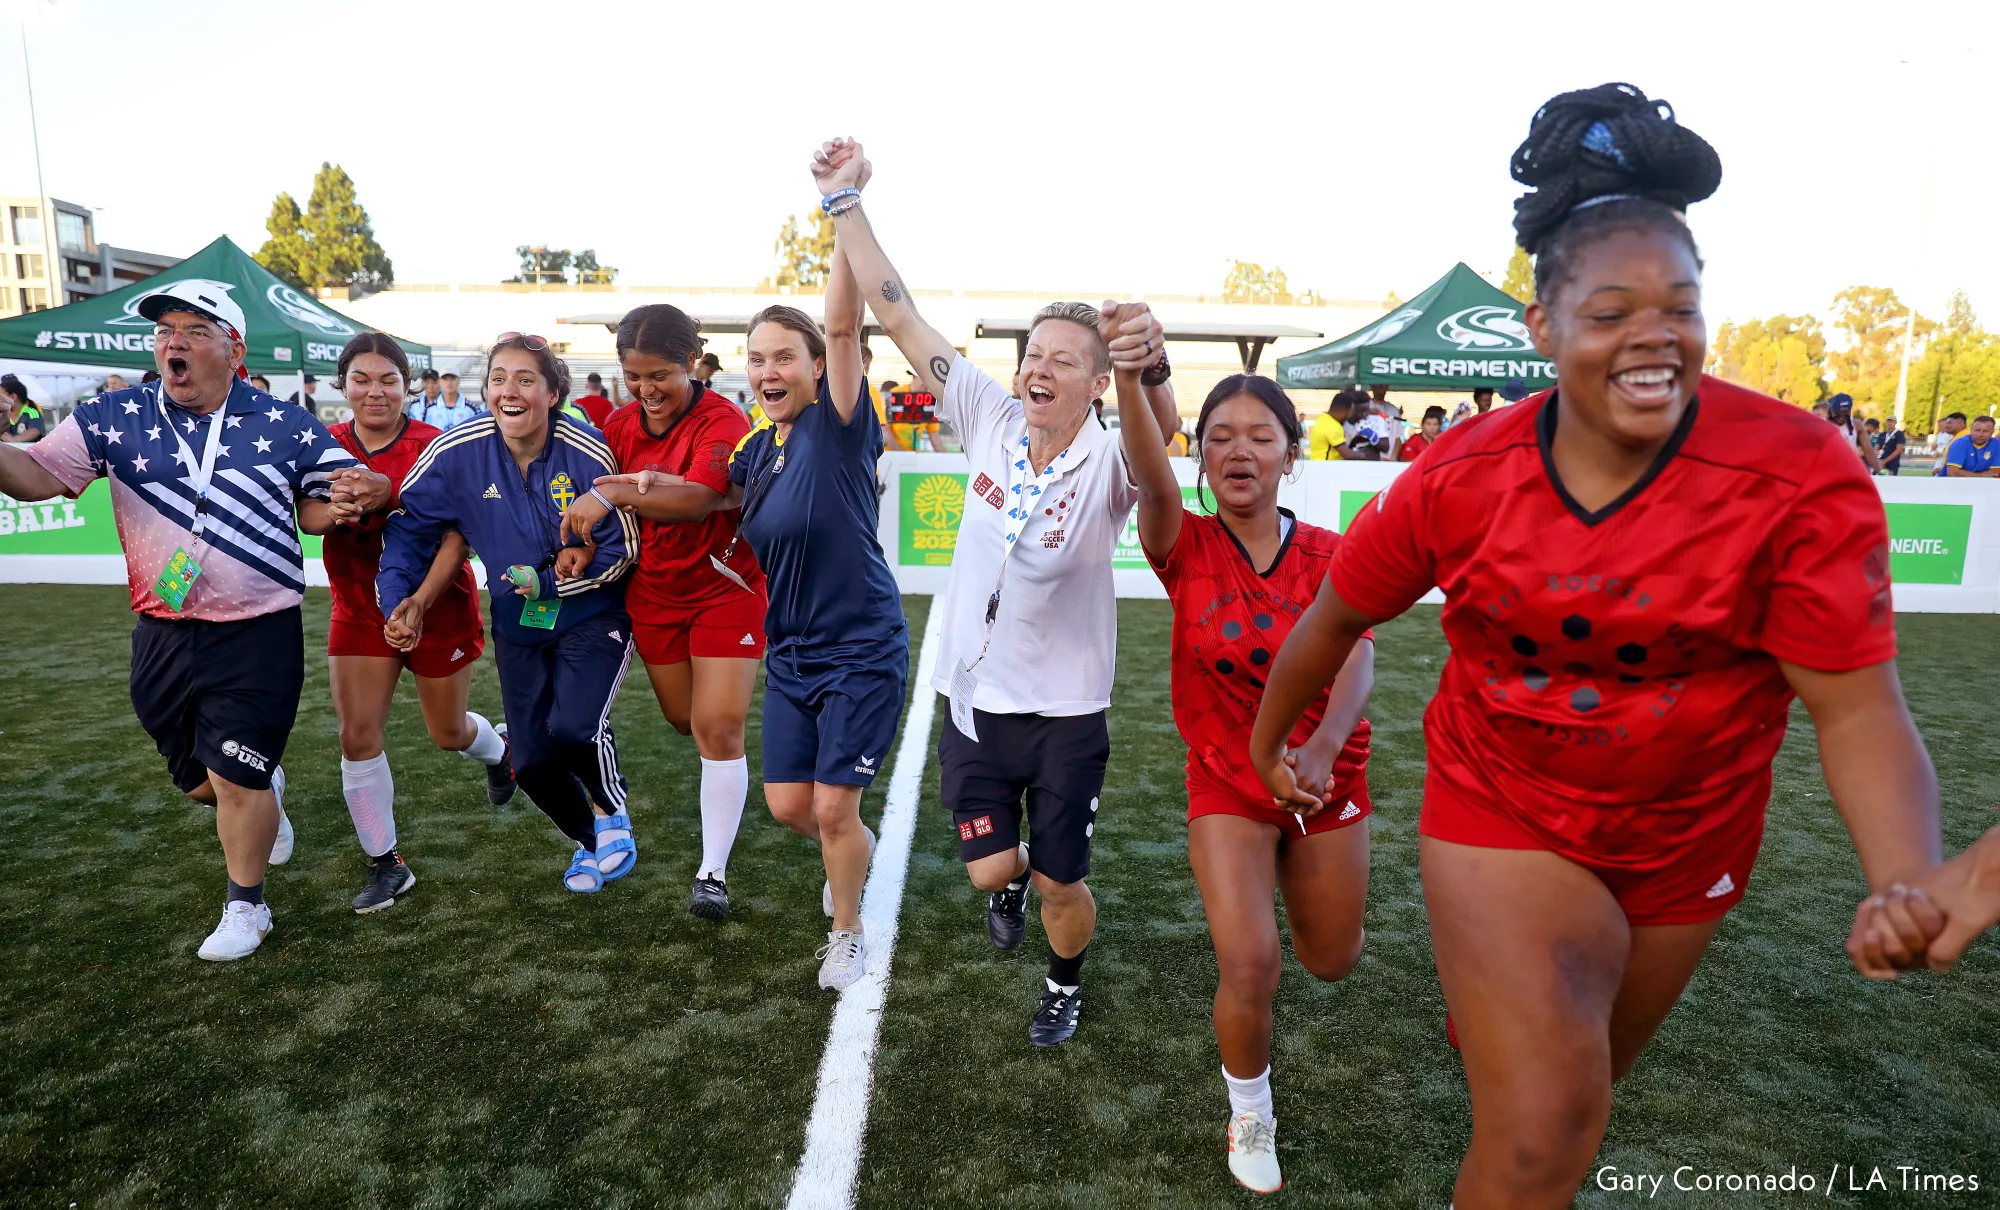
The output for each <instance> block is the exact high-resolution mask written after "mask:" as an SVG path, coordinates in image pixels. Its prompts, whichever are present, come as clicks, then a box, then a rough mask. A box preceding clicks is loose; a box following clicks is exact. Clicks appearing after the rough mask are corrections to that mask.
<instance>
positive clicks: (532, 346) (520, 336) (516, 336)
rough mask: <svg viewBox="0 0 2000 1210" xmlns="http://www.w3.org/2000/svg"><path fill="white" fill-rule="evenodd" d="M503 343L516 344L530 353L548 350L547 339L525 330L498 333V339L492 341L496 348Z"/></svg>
mask: <svg viewBox="0 0 2000 1210" xmlns="http://www.w3.org/2000/svg"><path fill="white" fill-rule="evenodd" d="M504 344H518V345H520V346H521V347H522V348H524V349H526V350H528V352H530V353H546V352H548V351H549V342H548V341H546V340H543V339H542V338H541V337H539V336H535V335H532V334H530V333H527V332H502V333H500V339H498V340H496V341H494V342H493V347H494V348H496V349H497V348H499V347H500V346H501V345H504Z"/></svg>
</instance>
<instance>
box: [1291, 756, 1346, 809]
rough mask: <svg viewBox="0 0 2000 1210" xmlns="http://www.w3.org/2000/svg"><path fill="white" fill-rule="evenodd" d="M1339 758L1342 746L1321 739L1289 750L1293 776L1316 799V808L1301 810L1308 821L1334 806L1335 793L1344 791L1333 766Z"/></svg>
mask: <svg viewBox="0 0 2000 1210" xmlns="http://www.w3.org/2000/svg"><path fill="white" fill-rule="evenodd" d="M1339 758H1340V748H1339V746H1337V745H1332V744H1327V743H1322V742H1319V741H1318V737H1314V738H1313V739H1310V740H1307V741H1306V742H1305V743H1304V744H1303V745H1301V746H1299V747H1297V748H1292V749H1289V750H1287V751H1286V753H1285V764H1287V765H1289V766H1290V767H1291V770H1292V776H1293V777H1294V778H1295V779H1296V780H1297V783H1298V784H1299V785H1300V786H1302V787H1305V788H1306V789H1308V790H1311V791H1312V796H1313V797H1314V800H1315V805H1314V806H1312V807H1310V808H1308V809H1306V810H1302V811H1299V814H1300V815H1301V816H1303V817H1304V818H1306V819H1311V818H1312V817H1313V816H1315V815H1317V814H1319V813H1320V812H1321V811H1324V810H1326V808H1327V807H1328V806H1329V805H1330V804H1331V803H1332V801H1333V792H1334V791H1335V790H1337V789H1339V788H1340V787H1338V786H1336V785H1334V782H1333V763H1334V761H1336V760H1338V759H1339ZM1292 809H1296V808H1292Z"/></svg>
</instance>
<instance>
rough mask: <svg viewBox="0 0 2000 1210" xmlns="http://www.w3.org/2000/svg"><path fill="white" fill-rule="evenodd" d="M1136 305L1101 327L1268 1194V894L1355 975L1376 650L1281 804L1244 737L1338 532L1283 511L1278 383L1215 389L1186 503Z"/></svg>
mask: <svg viewBox="0 0 2000 1210" xmlns="http://www.w3.org/2000/svg"><path fill="white" fill-rule="evenodd" d="M1137 309H1138V305H1137V304H1127V305H1126V306H1124V307H1118V306H1114V305H1112V304H1110V303H1106V304H1105V307H1104V311H1103V320H1102V324H1101V328H1102V331H1103V334H1104V338H1105V340H1106V341H1107V342H1108V343H1110V344H1111V347H1112V355H1113V358H1114V360H1113V367H1114V370H1115V372H1116V376H1117V384H1118V411H1119V424H1120V434H1121V440H1122V441H1123V442H1124V443H1125V458H1126V462H1127V464H1128V465H1129V466H1130V467H1131V475H1132V481H1133V483H1134V484H1136V485H1137V486H1138V488H1139V511H1138V519H1139V542H1140V545H1141V546H1143V547H1144V548H1145V551H1146V558H1147V560H1148V561H1149V562H1151V563H1152V565H1153V570H1154V571H1155V572H1157V573H1158V574H1159V577H1160V582H1161V583H1162V584H1163V585H1165V586H1166V589H1167V596H1168V597H1169V598H1171V599H1172V601H1173V606H1174V635H1173V657H1172V662H1173V699H1174V722H1175V723H1176V724H1177V725H1178V726H1179V728H1180V732H1181V738H1183V739H1185V740H1186V741H1187V745H1188V760H1187V792H1188V858H1189V860H1190V862H1191V863H1192V864H1193V866H1194V876H1195V882H1196V884H1197V885H1199V886H1200V888H1201V901H1202V906H1203V908H1204V909H1205V910H1206V912H1207V915H1208V931H1209V935H1210V936H1211V937H1212V938H1213V939H1214V941H1215V959H1216V965H1217V967H1218V969H1219V973H1220V976H1221V978H1220V980H1219V982H1218V983H1217V985H1216V990H1215V1037H1216V1041H1217V1043H1218V1044H1219V1045H1220V1047H1221V1050H1222V1075H1223V1079H1224V1081H1225V1082H1226V1083H1227V1084H1228V1087H1229V1108H1230V1115H1231V1116H1230V1122H1229V1130H1228V1138H1229V1156H1228V1158H1229V1171H1230V1173H1231V1175H1233V1176H1234V1177H1235V1178H1236V1180H1237V1181H1238V1182H1239V1183H1241V1184H1242V1185H1243V1186H1244V1187H1245V1188H1247V1189H1250V1190H1252V1191H1254V1192H1257V1193H1271V1192H1275V1191H1276V1190H1277V1189H1279V1188H1280V1187H1281V1186H1282V1185H1283V1180H1282V1178H1281V1176H1280V1174H1279V1170H1278V1156H1277V1150H1276V1145H1275V1141H1274V1132H1275V1129H1276V1125H1277V1122H1276V1118H1275V1116H1274V1115H1273V1113H1272V1110H1271V999H1272V997H1273V996H1274V995H1276V994H1277V990H1278V971H1279V967H1280V965H1281V964H1282V961H1283V955H1282V953H1281V951H1280V947H1279V942H1278V919H1277V912H1276V910H1275V908H1274V903H1273V900H1274V897H1275V895H1276V893H1277V891H1278V890H1279V889H1280V888H1282V889H1283V891H1284V896H1285V914H1286V917H1287V918H1288V919H1289V920H1290V922H1291V926H1292V952H1293V953H1295V954H1297V955H1298V958H1299V962H1300V963H1301V964H1302V965H1303V966H1304V967H1305V968H1306V969H1307V970H1308V971H1311V972H1312V973H1313V975H1314V976H1316V977H1317V978H1320V979H1324V980H1327V981H1329V982H1330V981H1332V980H1335V979H1339V978H1341V977H1343V976H1345V975H1346V974H1347V972H1348V971H1350V970H1352V969H1353V968H1354V964H1355V962H1356V961H1357V960H1358V959H1359V958H1360V957H1361V912H1362V906H1363V902H1364V900H1365V899H1366V898H1367V893H1368V813H1369V810H1370V806H1369V801H1368V777H1367V762H1368V731H1369V729H1368V722H1367V720H1366V719H1364V718H1362V717H1361V710H1362V707H1363V706H1364V705H1366V703H1367V701H1368V694H1369V692H1370V690H1371V689H1372V688H1373V687H1374V683H1375V656H1374V642H1373V640H1372V639H1371V638H1369V637H1368V636H1367V635H1365V634H1364V635H1362V636H1361V637H1360V639H1359V640H1358V641H1357V642H1356V643H1355V644H1354V645H1353V647H1352V648H1351V650H1350V651H1349V652H1348V653H1347V654H1346V656H1345V657H1344V665H1343V667H1342V668H1341V672H1340V676H1339V678H1338V679H1337V680H1336V681H1335V683H1334V687H1333V690H1332V692H1331V693H1328V692H1327V690H1326V689H1325V688H1324V687H1322V688H1320V689H1319V691H1318V692H1317V693H1316V694H1315V695H1314V697H1313V700H1312V701H1311V702H1310V703H1309V705H1308V706H1307V708H1306V709H1305V710H1304V711H1303V712H1302V713H1303V715H1304V717H1303V718H1301V719H1299V720H1298V721H1297V723H1296V725H1295V726H1293V727H1292V728H1290V729H1289V736H1288V743H1289V744H1290V745H1291V746H1292V750H1291V752H1290V753H1289V755H1288V757H1287V759H1289V760H1291V761H1292V762H1293V769H1294V771H1295V775H1296V777H1297V778H1298V781H1299V783H1300V784H1302V785H1304V786H1306V787H1308V788H1309V790H1308V791H1307V792H1302V793H1301V794H1300V796H1299V798H1300V801H1299V802H1298V803H1297V804H1291V803H1287V804H1284V805H1283V806H1273V805H1272V804H1271V800H1270V795H1269V794H1268V793H1266V792H1265V790H1264V787H1263V786H1262V784H1260V783H1259V781H1258V779H1257V773H1256V770H1255V769H1253V768H1252V767H1251V764H1250V753H1249V750H1248V748H1247V747H1246V745H1245V736H1246V734H1247V733H1248V731H1249V728H1250V723H1251V721H1252V720H1253V719H1254V718H1255V717H1256V713H1257V703H1258V700H1259V699H1260V697H1261V696H1262V693H1263V684H1264V679H1263V678H1264V676H1265V673H1266V669H1267V665H1268V664H1269V663H1270V660H1271V656H1272V654H1273V653H1275V652H1276V651H1277V649H1278V646H1279V644H1280V643H1282V642H1283V641H1284V639H1285V636H1286V634H1287V633H1288V632H1290V630H1291V628H1292V626H1293V623H1294V622H1295V621H1296V620H1297V619H1298V617H1299V615H1300V614H1301V613H1302V612H1303V611H1304V610H1305V609H1306V607H1307V606H1309V605H1311V604H1312V601H1313V599H1314V596H1315V594H1316V593H1318V591H1319V588H1320V583H1321V581H1322V580H1323V579H1324V578H1325V575H1326V568H1327V564H1328V562H1329V561H1330V560H1331V559H1332V557H1333V552H1334V549H1335V547H1336V545H1337V544H1338V543H1339V541H1340V538H1339V535H1337V534H1334V533H1332V532H1331V531H1329V530H1324V529H1320V528H1319V527H1317V526H1313V525H1307V524H1305V523H1303V522H1301V521H1299V520H1298V519H1297V518H1296V517H1294V516H1293V515H1292V513H1291V512H1290V510H1288V509H1282V508H1279V507H1278V485H1279V482H1280V480H1282V479H1283V478H1284V476H1285V475H1286V473H1287V472H1289V471H1290V470H1291V469H1292V466H1293V464H1294V463H1295V462H1296V461H1297V459H1298V458H1299V457H1300V456H1301V451H1300V441H1301V439H1302V437H1303V430H1302V428H1301V427H1300V424H1299V415H1298V411H1297V409H1296V408H1294V407H1293V406H1292V401H1291V400H1290V399H1289V398H1288V397H1287V396H1286V395H1285V393H1284V392H1283V391H1282V390H1280V389H1279V388H1278V384H1277V383H1275V382H1273V381H1271V380H1270V379H1268V378H1262V377H1259V376H1257V375H1253V374H1235V375H1232V376H1230V377H1228V378H1225V379H1223V380H1222V381H1221V382H1220V383H1217V384H1216V386H1215V389H1214V390H1212V391H1210V392H1209V395H1208V399H1207V401H1206V402H1204V403H1203V404H1202V407H1201V415H1200V418H1199V419H1197V420H1196V421H1195V428H1194V432H1195V438H1194V440H1195V450H1196V456H1197V458H1198V459H1199V461H1198V463H1197V467H1198V470H1197V475H1198V476H1199V475H1202V474H1205V475H1206V476H1207V478H1208V481H1209V482H1210V483H1212V484H1213V485H1214V488H1215V503H1216V512H1215V514H1214V515H1213V516H1210V515H1206V514H1204V513H1200V512H1194V511H1191V510H1188V509H1186V508H1184V507H1183V506H1182V502H1181V488H1180V484H1179V482H1178V481H1177V480H1176V479H1175V476H1174V470H1173V466H1172V464H1171V463H1170V462H1169V461H1168V457H1167V450H1166V445H1165V442H1164V440H1163V439H1162V438H1161V435H1160V431H1159V423H1158V421H1157V419H1156V418H1155V417H1154V416H1153V413H1152V410H1151V409H1150V408H1149V407H1147V406H1146V404H1145V402H1144V399H1143V396H1142V394H1141V389H1140V382H1139V371H1140V370H1141V369H1143V368H1144V367H1145V365H1146V364H1148V363H1150V362H1151V361H1152V360H1153V359H1154V356H1155V354H1156V353H1157V350H1154V349H1152V348H1150V347H1148V348H1143V349H1133V348H1129V347H1128V348H1125V349H1121V348H1120V345H1121V344H1125V343H1127V342H1124V341H1121V340H1120V339H1119V336H1120V333H1119V328H1120V326H1121V324H1122V322H1123V321H1124V320H1125V319H1127V318H1129V317H1130V316H1129V314H1128V313H1129V312H1132V311H1135V310H1137ZM1135 358H1136V360H1135ZM1200 485H1201V480H1200V478H1197V480H1196V491H1197V493H1199V492H1200V490H1201V487H1200Z"/></svg>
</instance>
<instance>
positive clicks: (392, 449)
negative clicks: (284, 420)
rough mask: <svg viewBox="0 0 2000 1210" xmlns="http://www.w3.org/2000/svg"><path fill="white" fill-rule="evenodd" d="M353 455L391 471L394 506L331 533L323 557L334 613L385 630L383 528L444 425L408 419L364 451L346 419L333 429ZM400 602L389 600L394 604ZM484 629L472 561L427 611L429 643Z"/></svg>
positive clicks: (372, 466)
mask: <svg viewBox="0 0 2000 1210" xmlns="http://www.w3.org/2000/svg"><path fill="white" fill-rule="evenodd" d="M327 431H328V432H329V433H332V434H333V437H334V440H336V441H338V442H340V444H341V445H342V447H344V448H345V449H346V450H347V452H348V453H350V454H353V455H354V456H355V458H357V459H359V460H360V461H361V463H362V464H363V465H364V466H366V467H367V468H368V469H369V470H371V471H375V472H377V473H379V474H383V475H387V476H388V477H389V482H390V483H391V484H392V485H394V486H393V487H392V488H391V490H390V497H389V507H388V509H386V510H384V511H382V512H379V513H373V514H370V515H369V516H367V517H363V518H362V519H361V523H360V524H359V525H343V526H340V527H338V528H337V529H335V530H334V531H333V532H332V533H330V534H328V535H326V537H325V538H324V539H323V540H322V543H321V547H320V557H321V558H322V559H323V560H325V562H326V578H327V581H328V582H329V583H330V584H331V585H332V586H333V616H334V619H335V620H336V621H342V622H353V623H355V624H356V625H360V626H367V627H370V628H372V629H375V630H380V629H381V628H382V609H381V606H379V605H378V604H376V601H375V573H376V570H377V568H378V567H379V565H380V564H381V562H382V532H383V531H384V530H386V529H388V528H389V513H391V512H393V511H395V509H396V508H397V507H398V506H399V505H400V504H401V502H402V493H401V490H400V489H401V487H402V484H403V479H404V477H405V476H407V475H408V474H409V473H410V468H411V467H412V466H414V465H415V464H416V461H417V456H418V455H420V454H422V453H423V452H424V447H425V446H427V445H429V444H430V443H431V441H432V440H433V439H434V438H436V437H437V436H438V429H437V428H435V427H434V426H432V425H428V424H425V423H424V422H423V421H421V420H407V421H405V422H404V425H403V432H402V434H401V435H400V436H398V437H397V438H396V439H395V440H394V441H392V442H390V443H389V444H388V445H387V446H385V447H384V448H382V449H379V450H376V451H375V452H374V453H372V454H370V453H367V452H365V451H363V450H362V448H361V442H360V441H359V440H358V439H357V438H356V437H355V436H354V422H353V421H343V422H342V423H340V424H336V425H334V426H333V427H331V428H329V429H328V430H327ZM396 604H397V602H395V601H391V602H389V606H390V608H392V609H393V608H394V607H395V606H396ZM478 629H479V583H478V581H476V580H474V579H473V578H472V564H471V563H469V562H468V563H466V564H464V565H462V566H460V568H459V569H458V575H456V576H454V577H453V578H452V581H451V583H450V584H449V585H447V586H446V587H445V590H444V592H442V593H441V594H439V596H438V599H437V604H435V605H433V606H431V608H430V612H428V613H426V614H425V615H424V641H425V642H429V641H430V639H431V637H432V636H433V635H435V636H437V638H438V639H439V640H440V641H444V640H446V639H452V638H457V637H459V636H463V635H467V634H471V633H473V632H474V631H476V630H478Z"/></svg>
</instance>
